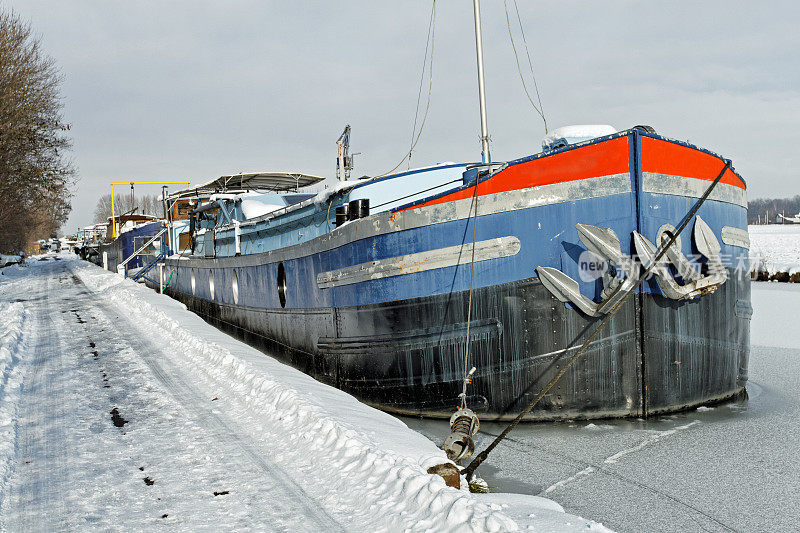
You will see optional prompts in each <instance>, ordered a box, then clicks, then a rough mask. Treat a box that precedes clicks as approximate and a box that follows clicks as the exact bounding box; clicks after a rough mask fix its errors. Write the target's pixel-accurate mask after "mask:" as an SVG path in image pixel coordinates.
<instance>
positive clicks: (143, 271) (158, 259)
mask: <svg viewBox="0 0 800 533" xmlns="http://www.w3.org/2000/svg"><path fill="white" fill-rule="evenodd" d="M165 257H167V254H165V253H164V252H161V253H160V254H158V256H157V257H156V258H155V259H154V260H153V262H152V263H150V264H149V265H147V266H145V267H144V268H142V269H141V270H140V271H139V272H137V273H136V274H134V276H133V277H132V278H131V279H132V280H133V281H139V280H140V279H141V278H145V279H148V278H147V276H145V274H147V273H148V272H150V271H151V270H152V269H153V267H155V266H156V265H157V264H158V263H159V262H161V261H163V260H164V258H165ZM154 283H155V282H154Z"/></svg>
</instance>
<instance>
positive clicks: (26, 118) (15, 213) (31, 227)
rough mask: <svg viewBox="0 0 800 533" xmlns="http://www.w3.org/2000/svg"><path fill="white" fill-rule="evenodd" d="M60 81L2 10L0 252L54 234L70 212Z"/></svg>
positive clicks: (27, 34) (21, 25)
mask: <svg viewBox="0 0 800 533" xmlns="http://www.w3.org/2000/svg"><path fill="white" fill-rule="evenodd" d="M60 89H61V75H60V73H59V70H58V68H57V67H56V64H55V61H54V60H53V59H52V58H50V57H48V56H46V55H45V54H44V53H43V52H42V50H41V46H40V43H39V40H38V39H37V38H36V37H35V36H34V35H33V33H32V30H31V27H30V24H28V23H26V22H23V21H21V20H20V19H19V17H18V16H17V15H15V14H13V13H8V12H0V253H2V252H6V253H15V252H18V251H20V250H23V249H25V248H26V247H27V246H29V245H30V244H31V243H32V242H33V241H35V240H37V239H40V238H47V237H50V236H51V235H52V234H54V233H55V232H56V231H57V230H58V228H59V227H60V226H61V225H62V224H63V223H64V222H65V221H66V218H67V215H68V214H69V212H70V210H71V205H70V197H71V192H70V188H71V186H72V185H73V184H74V181H75V176H76V170H75V167H74V165H73V163H72V161H71V160H70V158H69V157H68V151H69V149H70V148H71V140H70V137H69V124H67V123H66V122H65V121H64V118H63V116H62V108H63V104H62V101H61V97H60Z"/></svg>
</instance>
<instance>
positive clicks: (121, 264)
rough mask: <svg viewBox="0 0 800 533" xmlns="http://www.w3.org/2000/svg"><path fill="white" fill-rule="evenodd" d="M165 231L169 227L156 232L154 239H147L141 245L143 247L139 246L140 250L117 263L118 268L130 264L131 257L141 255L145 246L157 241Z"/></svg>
mask: <svg viewBox="0 0 800 533" xmlns="http://www.w3.org/2000/svg"><path fill="white" fill-rule="evenodd" d="M165 231H167V228H166V227H165V228H163V229H162V230H161V231H159V232H158V233H156V234H155V235H153V238H152V239H150V240H149V241H147V242H146V243H144V244H143V245H142V246H141V248H139V249H138V250H136V251H135V252H133V253H132V254H131V255H129V256H128V258H127V259H125V261H123V262H122V263H120V264H118V265H117V268H119V267H124V266H125V265H127V264H128V261H130V260H131V259H133V258H134V257H136V256H137V255H139V254H140V253H141V252H142V250H144V249H145V248H147V247H148V246H150V245H151V244H152V243H153V241H155V240H156V239H158V238H159V237H161V235H162V234H163V233H164V232H165Z"/></svg>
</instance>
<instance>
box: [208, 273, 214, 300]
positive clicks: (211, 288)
mask: <svg viewBox="0 0 800 533" xmlns="http://www.w3.org/2000/svg"><path fill="white" fill-rule="evenodd" d="M208 292H210V293H211V299H212V300H213V299H214V271H213V270H209V271H208Z"/></svg>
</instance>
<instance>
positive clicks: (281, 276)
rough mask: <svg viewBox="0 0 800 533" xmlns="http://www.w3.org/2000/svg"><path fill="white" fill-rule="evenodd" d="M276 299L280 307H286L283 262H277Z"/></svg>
mask: <svg viewBox="0 0 800 533" xmlns="http://www.w3.org/2000/svg"><path fill="white" fill-rule="evenodd" d="M278 299H279V300H280V301H281V307H286V269H285V268H283V263H278Z"/></svg>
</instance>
